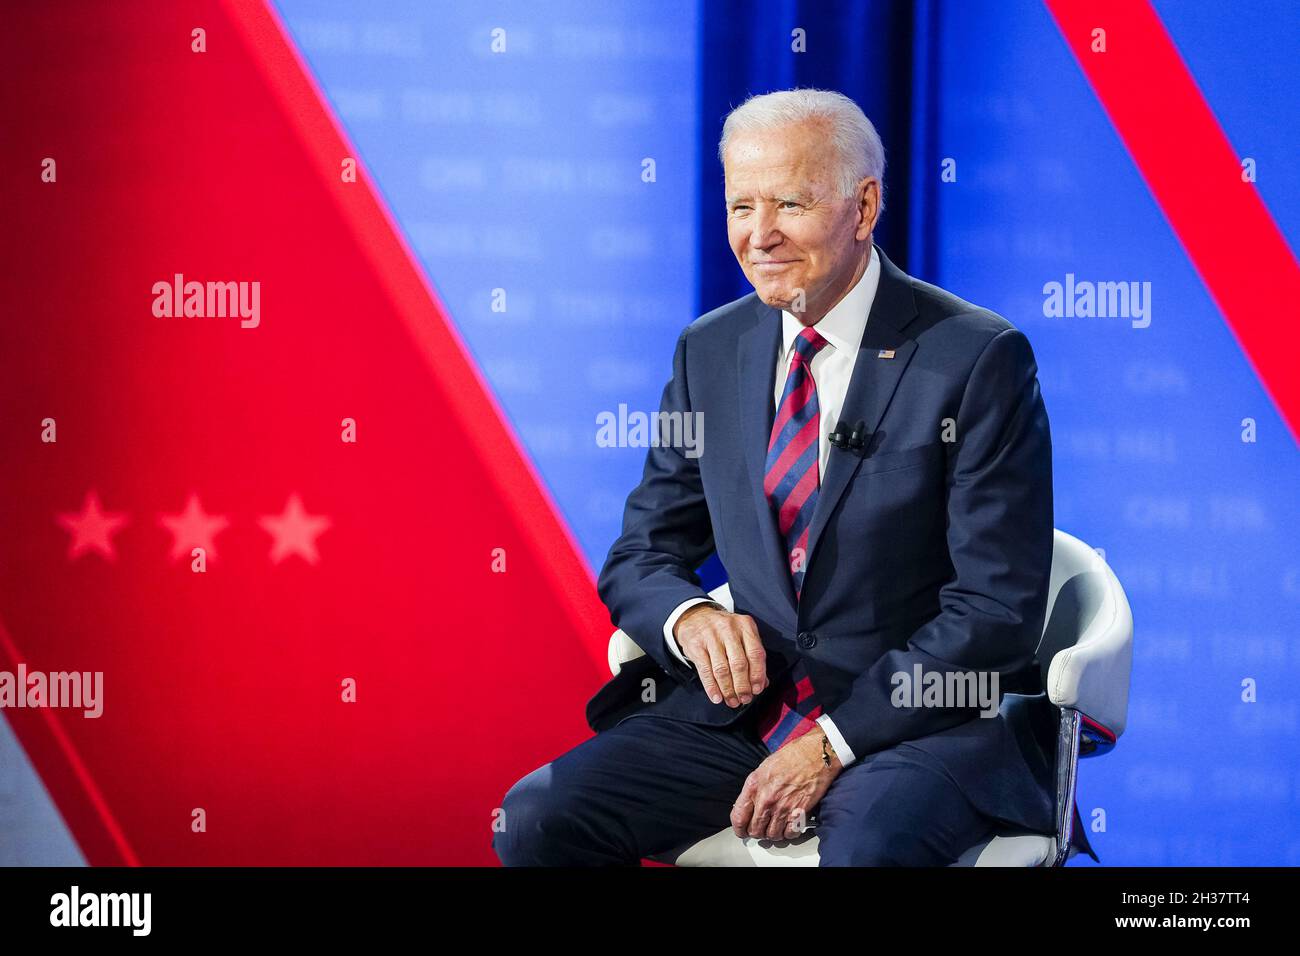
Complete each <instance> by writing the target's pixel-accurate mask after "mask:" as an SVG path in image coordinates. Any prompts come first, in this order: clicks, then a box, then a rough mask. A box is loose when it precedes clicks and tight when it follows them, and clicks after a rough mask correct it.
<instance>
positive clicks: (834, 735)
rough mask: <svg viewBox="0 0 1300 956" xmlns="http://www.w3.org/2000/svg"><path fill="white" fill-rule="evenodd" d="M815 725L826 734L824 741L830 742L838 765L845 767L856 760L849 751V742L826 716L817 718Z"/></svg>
mask: <svg viewBox="0 0 1300 956" xmlns="http://www.w3.org/2000/svg"><path fill="white" fill-rule="evenodd" d="M817 723H818V725H819V726H820V727H821V729H822V731H823V732H824V733H825V734H826V739H827V740H829V741H830V742H831V746H832V747H834V748H835V756H837V757H839V758H840V763H841V764H842V765H843V766H845V767H847V766H848V765H849V764H851V763H853V761H854V760H856V759H857V758H856V757H854V756H853V751H852V750H850V749H849V742H848V741H847V740H845V739H844V735H843V734H841V733H840V731H839V728H838V727H836V726H835V721H833V720H831V718H830V716H829V715H828V714H822V715H821V716H820V717H818V718H817Z"/></svg>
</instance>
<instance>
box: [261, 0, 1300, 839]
mask: <svg viewBox="0 0 1300 956" xmlns="http://www.w3.org/2000/svg"><path fill="white" fill-rule="evenodd" d="M279 7H280V9H281V10H282V12H283V13H284V15H285V17H286V20H287V23H288V25H289V27H290V29H291V32H292V33H293V35H294V37H295V39H296V41H297V42H298V44H299V46H300V48H301V49H302V50H303V51H304V53H305V55H306V57H307V59H308V61H309V63H310V65H311V68H312V69H313V70H314V71H315V73H316V76H317V77H318V79H319V80H320V82H321V83H322V85H323V87H324V89H325V92H326V94H327V95H328V97H329V99H330V101H331V102H332V104H333V106H334V108H335V109H336V110H337V112H338V114H339V116H340V117H341V119H342V121H343V123H344V124H345V125H346V127H347V129H348V132H349V134H350V135H351V136H352V138H353V139H354V141H355V142H356V143H357V145H358V148H359V150H360V152H361V153H362V155H363V157H364V159H365V161H366V162H367V164H368V165H369V167H370V169H371V170H372V171H373V173H374V174H375V176H376V177H377V179H378V182H379V184H380V187H381V189H382V191H383V193H384V195H385V197H386V199H387V200H388V202H389V203H390V204H391V206H392V208H393V210H394V211H395V214H396V216H397V219H398V221H399V223H400V225H401V227H402V228H403V229H404V230H405V231H406V234H407V235H408V237H409V238H410V240H411V242H412V244H413V246H414V248H415V249H416V251H417V253H418V254H419V256H420V258H421V260H422V262H423V264H424V266H425V268H426V269H427V270H428V272H429V275H430V276H431V277H432V280H433V282H434V284H435V285H436V287H437V288H438V290H439V291H440V293H441V294H442V296H443V298H444V300H445V301H446V303H447V305H448V307H449V308H450V311H451V313H452V316H453V318H454V320H455V322H456V323H457V325H458V327H459V328H460V330H461V332H462V334H463V335H464V337H465V339H466V341H467V343H468V345H469V348H470V349H471V351H472V352H473V354H474V356H475V358H476V359H477V361H478V362H479V364H480V366H481V367H482V368H483V370H484V372H485V374H486V376H487V378H488V380H489V382H490V383H491V385H492V387H493V388H494V389H495V391H496V394H497V395H498V397H499V398H500V400H501V402H502V404H503V406H504V408H505V410H506V412H507V414H508V415H509V416H510V418H511V420H512V421H513V422H514V424H515V426H516V428H517V429H518V431H519V434H520V435H521V437H522V439H523V441H524V443H525V445H526V446H527V448H528V451H529V452H530V454H531V455H532V457H533V459H534V460H535V461H536V462H537V465H538V467H539V469H540V471H541V473H542V475H543V476H544V478H545V480H546V481H547V483H548V485H549V487H550V489H551V491H552V493H553V494H554V496H555V498H556V500H557V502H558V504H559V506H560V508H561V510H562V511H563V513H564V515H565V517H566V518H567V520H568V521H569V523H570V524H571V526H572V527H573V529H574V531H575V533H576V535H577V538H578V540H579V541H580V543H581V546H582V548H583V549H584V552H585V554H586V556H587V558H588V559H589V560H590V562H591V563H592V565H593V567H598V566H599V564H600V563H601V561H602V559H603V557H604V555H605V552H606V550H607V549H608V547H609V545H610V543H611V542H612V541H613V539H614V537H615V536H616V534H617V531H618V526H619V520H620V515H621V508H622V503H623V499H624V497H625V495H626V493H627V492H628V490H629V489H630V488H631V487H632V486H633V485H634V483H635V481H636V480H637V478H638V476H639V474H640V469H641V465H642V462H643V460H644V451H643V449H639V448H602V447H599V446H598V445H597V443H596V439H595V436H596V415H597V414H598V413H600V412H602V411H615V412H616V411H617V409H618V407H619V405H620V404H625V405H626V406H628V408H629V409H632V410H643V411H652V410H654V409H655V408H656V407H657V403H658V398H659V392H660V390H661V388H662V385H663V382H664V381H665V380H666V379H667V377H668V374H669V370H670V360H671V355H672V347H673V343H674V341H675V339H676V336H677V334H678V332H679V331H680V330H681V328H682V327H683V326H684V325H685V324H687V323H688V322H689V321H690V320H691V319H692V318H694V317H695V316H696V315H697V314H699V313H700V312H701V311H704V310H706V309H708V308H712V307H713V306H715V305H718V304H720V303H721V302H723V301H726V300H728V299H730V298H733V297H735V296H736V295H739V294H742V293H743V292H746V291H748V289H747V287H746V286H745V285H744V284H743V277H742V276H741V275H740V272H739V270H738V268H737V267H736V265H735V262H734V260H733V259H732V258H731V254H730V251H729V250H728V249H727V247H726V243H725V238H724V229H723V216H722V200H721V193H720V189H719V187H720V182H721V171H720V169H719V168H718V166H717V162H716V159H715V157H714V148H715V146H714V144H715V143H716V138H717V134H718V131H719V128H720V123H721V118H722V116H723V114H724V113H725V112H726V110H727V109H728V108H729V107H730V106H731V105H734V104H735V103H737V102H739V100H740V99H742V98H743V97H744V96H745V95H746V94H748V93H750V92H763V91H767V90H770V89H778V88H783V87H787V86H791V85H795V84H802V85H827V86H832V87H835V88H838V89H841V90H843V91H844V92H846V93H849V94H850V95H852V96H854V97H855V98H856V99H858V101H859V102H860V103H861V104H862V105H863V107H864V108H865V109H866V110H867V112H868V114H869V115H871V116H872V117H873V119H874V120H875V121H876V122H877V124H878V126H879V127H880V129H881V132H882V136H883V138H884V141H885V148H886V151H887V155H888V158H889V170H888V174H887V193H886V195H887V198H888V204H889V205H888V210H887V211H886V214H885V219H884V221H883V223H882V228H881V231H880V234H879V239H880V241H881V242H882V244H883V245H884V247H885V248H886V251H887V252H888V253H889V254H890V255H891V257H893V258H894V259H895V261H897V262H899V263H900V264H905V265H906V267H907V268H909V269H910V270H911V271H912V272H913V273H914V274H916V275H918V276H920V277H922V278H925V279H928V280H931V281H935V282H937V283H939V284H941V285H943V286H945V287H947V288H949V289H951V290H952V291H954V292H955V293H957V294H959V295H961V296H963V297H965V298H968V299H971V300H973V301H975V302H977V303H979V304H981V305H985V306H988V307H990V308H993V309H995V310H997V311H999V312H1000V313H1002V314H1003V315H1005V316H1006V317H1007V318H1009V319H1010V320H1011V321H1012V322H1013V323H1015V324H1016V325H1017V326H1019V327H1020V328H1021V329H1023V330H1024V331H1025V333H1026V334H1027V335H1028V336H1029V339H1030V341H1031V342H1032V343H1033V346H1034V349H1035V351H1036V353H1037V355H1038V359H1039V364H1040V367H1041V381H1042V386H1043V391H1044V395H1045V399H1046V403H1047V408H1048V412H1049V415H1050V417H1051V422H1052V429H1053V438H1054V448H1055V493H1056V508H1057V517H1056V524H1057V526H1058V527H1060V528H1062V529H1064V530H1067V531H1070V532H1071V533H1073V534H1076V535H1077V536H1079V537H1081V538H1082V539H1084V540H1085V541H1087V542H1088V543H1090V544H1092V545H1094V546H1096V547H1098V548H1101V549H1102V550H1104V552H1105V555H1106V557H1107V559H1108V561H1109V562H1110V563H1111V564H1112V566H1113V567H1114V568H1115V570H1116V573H1117V574H1118V575H1119V577H1120V580H1121V581H1122V582H1123V584H1124V586H1125V588H1126V590H1127V593H1128V595H1129V598H1130V601H1131V603H1132V606H1133V613H1134V619H1135V627H1136V636H1135V662H1134V675H1133V687H1132V707H1131V714H1130V722H1129V729H1128V733H1127V735H1126V736H1125V737H1124V739H1123V740H1122V741H1121V743H1120V746H1119V747H1118V748H1117V749H1116V750H1115V751H1114V752H1113V753H1112V754H1110V755H1109V756H1107V757H1105V758H1103V759H1100V760H1094V761H1089V762H1087V763H1085V764H1084V767H1083V770H1082V782H1081V790H1080V809H1081V811H1082V813H1083V815H1084V818H1085V820H1087V821H1090V822H1094V827H1095V828H1101V827H1104V831H1105V832H1104V833H1098V834H1097V835H1096V836H1095V837H1094V845H1095V846H1097V848H1098V850H1099V852H1100V854H1101V856H1102V859H1103V861H1104V862H1105V863H1108V864H1170V865H1192V864H1208V865H1217V864H1290V865H1296V864H1300V759H1298V758H1300V707H1298V704H1297V694H1296V687H1297V684H1298V683H1300V681H1298V680H1297V678H1298V677H1300V641H1297V634H1300V557H1298V556H1297V549H1296V547H1295V545H1294V543H1293V540H1294V539H1293V529H1295V528H1296V527H1297V525H1298V524H1300V504H1298V502H1300V453H1298V452H1297V448H1296V445H1295V443H1294V442H1293V440H1292V439H1291V437H1290V436H1289V434H1288V432H1287V429H1286V427H1285V424H1284V423H1283V421H1282V420H1281V419H1280V417H1279V415H1278V412H1277V410H1276V409H1275V408H1274V406H1273V405H1272V404H1271V403H1270V401H1269V399H1268V397H1267V395H1266V394H1265V393H1264V391H1263V389H1262V388H1261V386H1260V384H1259V381H1258V379H1257V378H1256V377H1255V375H1254V374H1253V373H1252V371H1251V369H1250V366H1249V364H1248V363H1247V361H1246V359H1245V358H1244V356H1243V355H1242V353H1241V351H1240V349H1239V348H1238V346H1237V345H1236V342H1235V340H1234V339H1233V337H1232V335H1231V334H1230V333H1229V331H1228V328H1227V326H1226V324H1225V322H1224V320H1223V318H1222V316H1221V315H1220V314H1219V313H1218V312H1217V310H1216V309H1215V307H1214V305H1213V304H1212V302H1211V301H1210V299H1209V297H1208V296H1207V294H1206V291H1205V289H1204V287H1203V286H1202V285H1201V283H1200V281H1199V279H1198V278H1197V276H1196V274H1195V272H1194V270H1193V269H1192V268H1191V266H1190V264H1189V263H1188V261H1187V259H1186V256H1185V255H1184V254H1183V251H1182V249H1181V247H1180V246H1179V244H1178V242H1177V240H1176V239H1175V237H1174V236H1173V235H1172V233H1171V231H1170V229H1169V227H1168V224H1167V223H1166V221H1165V220H1164V218H1163V216H1162V215H1161V213H1160V210H1159V209H1158V208H1157V206H1156V204H1155V203H1154V201H1153V200H1152V198H1151V195H1150V193H1149V192H1148V191H1147V189H1146V187H1145V185H1144V183H1143V181H1142V179H1141V177H1140V176H1139V175H1138V173H1137V171H1136V169H1135V168H1134V165H1133V163H1132V161H1131V160H1130V158H1129V156H1128V154H1127V153H1126V151H1125V149H1124V146H1123V144H1122V143H1121V142H1120V140H1119V139H1118V137H1117V136H1116V134H1115V131H1114V129H1113V128H1112V127H1111V125H1110V123H1109V121H1108V120H1107V118H1106V116H1105V113H1104V112H1103V110H1102V109H1101V107H1100V105H1099V104H1098V102H1097V101H1096V98H1095V97H1094V96H1093V94H1092V92H1091V89H1090V88H1089V86H1088V84H1087V82H1086V81H1085V79H1084V77H1083V75H1082V74H1081V73H1080V71H1079V68H1078V65H1077V64H1076V62H1075V61H1074V59H1073V58H1072V56H1071V54H1070V52H1069V50H1068V49H1067V47H1066V45H1065V43H1064V41H1063V40H1062V38H1061V36H1060V34H1059V33H1058V31H1057V29H1056V27H1055V25H1054V23H1053V22H1052V20H1051V18H1050V17H1049V15H1048V14H1047V12H1046V10H1045V9H1044V7H1043V6H1042V5H1041V4H1040V3H1039V2H1037V0H1014V2H1006V0H997V2H993V0H983V2H965V3H960V4H956V3H954V4H938V3H928V2H923V3H918V4H916V5H915V6H910V5H907V4H903V3H893V2H885V3H853V4H850V3H842V4H830V3H822V2H819V3H796V2H789V0H787V2H777V3H765V4H762V5H761V6H760V5H757V4H744V3H697V2H693V0H673V2H665V3H658V4H650V5H647V4H638V3H633V2H623V3H599V4H596V3H591V4H585V3H548V4H545V5H524V4H517V3H499V4H493V3H479V2H473V3H470V2H464V3H441V4H437V5H430V4H425V3H406V4H389V5H385V6H383V7H382V8H371V7H365V8H363V7H361V6H359V5H356V4H353V3H345V2H333V3H328V2H327V3H322V2H319V0H310V2H308V0H281V2H280V3H279ZM1156 8H1157V10H1158V12H1159V14H1160V16H1161V17H1162V19H1163V20H1164V22H1165V24H1166V26H1167V28H1168V29H1169V31H1170V32H1171V34H1172V36H1173V39H1174V41H1175V42H1176V44H1177V45H1178V47H1179V49H1180V50H1181V51H1182V54H1183V56H1184V58H1185V59H1186V61H1187V63H1188V65H1189V67H1190V69H1191V71H1192V73H1193V75H1194V76H1195V78H1196V80H1197V82H1198V83H1199V84H1200V86H1201V89H1202V90H1203V92H1204V94H1205V96H1206V98H1207V100H1208V102H1209V104H1210V106H1211V108H1212V109H1213V110H1214V111H1215V113H1216V114H1217V115H1218V117H1219V120H1220V123H1221V124H1222V126H1223V128H1224V130H1225V132H1226V133H1227V135H1228V137H1229V138H1230V140H1231V141H1232V142H1233V144H1234V146H1235V147H1236V148H1238V149H1239V150H1240V151H1241V153H1242V155H1250V156H1252V157H1255V158H1256V160H1257V163H1258V167H1259V169H1260V170H1261V175H1260V180H1259V190H1260V193H1261V195H1262V196H1263V198H1264V200H1265V201H1266V203H1267V204H1268V205H1269V207H1270V209H1271V211H1272V213H1273V216H1274V217H1275V218H1276V219H1277V221H1278V222H1279V224H1280V225H1281V227H1282V229H1283V231H1284V233H1285V235H1286V236H1287V238H1288V240H1289V241H1290V243H1291V244H1292V247H1293V248H1294V247H1295V242H1296V238H1297V230H1300V196H1298V195H1297V182H1296V178H1295V176H1294V173H1293V171H1292V170H1293V159H1294V157H1295V156H1296V155H1298V154H1300V150H1298V149H1297V147H1300V141H1298V139H1300V134H1298V132H1297V126H1296V124H1295V123H1294V122H1289V123H1288V122H1281V121H1279V117H1287V116H1290V117H1294V116H1295V115H1296V113H1297V108H1298V107H1300V82H1298V81H1297V75H1296V72H1295V70H1294V67H1293V61H1294V54H1295V50H1296V49H1300V43H1297V40H1300V36H1298V35H1297V16H1296V13H1295V7H1294V5H1293V4H1291V3H1289V2H1281V0H1277V2H1256V3H1252V4H1247V5H1237V6H1233V7H1231V8H1226V7H1223V6H1222V5H1220V4H1217V3H1212V2H1205V3H1189V2H1170V0H1158V2H1157V3H1156ZM496 29H500V30H503V31H504V34H496V38H497V40H501V39H504V43H505V48H504V50H501V51H500V52H493V42H494V33H493V31H494V30H496ZM795 30H803V31H804V42H805V52H795V51H794V50H793V49H792V42H793V41H794V39H795V38H794V37H793V36H792V31H795ZM647 160H649V161H652V162H653V165H652V166H648V165H647ZM945 160H951V162H950V163H948V165H947V168H949V169H950V170H952V169H955V172H956V177H955V181H945V178H944V177H942V176H941V172H942V170H943V169H944V168H945V167H944V163H945ZM1188 162H1195V157H1193V156H1189V157H1188ZM647 171H649V172H650V173H651V175H649V177H647ZM951 178H952V177H951V176H950V177H948V179H951ZM1211 206H1212V204H1211ZM1208 214H1212V209H1211V212H1210V213H1208ZM1223 241H1224V242H1231V241H1233V237H1232V236H1230V235H1225V236H1224V237H1223ZM1067 275H1073V276H1075V277H1076V278H1077V279H1079V280H1089V281H1106V282H1120V281H1124V282H1129V281H1132V282H1138V283H1150V286H1149V288H1150V290H1151V292H1150V313H1149V319H1150V321H1149V324H1145V325H1143V324H1142V323H1143V322H1145V321H1146V320H1145V319H1143V320H1141V322H1139V321H1136V320H1130V319H1124V318H1117V319H1095V318H1049V317H1048V316H1047V315H1045V312H1044V293H1043V288H1044V285H1045V283H1048V282H1052V281H1057V282H1065V281H1066V276H1067ZM1261 281H1267V277H1261ZM494 290H504V295H505V309H504V311H494V310H493V303H494V295H495V296H497V298H498V299H499V297H500V293H494ZM1284 317H1285V318H1286V319H1287V320H1289V321H1295V319H1296V305H1295V303H1279V320H1283V318H1284ZM1245 418H1251V419H1254V420H1255V421H1256V422H1257V426H1258V436H1259V438H1258V441H1257V442H1255V443H1244V442H1243V441H1242V440H1241V430H1242V429H1241V422H1242V420H1243V419H1245ZM1247 679H1251V680H1254V681H1256V682H1257V683H1258V687H1259V692H1258V701H1257V702H1255V703H1246V702H1243V699H1242V696H1243V695H1242V682H1243V681H1245V680H1247Z"/></svg>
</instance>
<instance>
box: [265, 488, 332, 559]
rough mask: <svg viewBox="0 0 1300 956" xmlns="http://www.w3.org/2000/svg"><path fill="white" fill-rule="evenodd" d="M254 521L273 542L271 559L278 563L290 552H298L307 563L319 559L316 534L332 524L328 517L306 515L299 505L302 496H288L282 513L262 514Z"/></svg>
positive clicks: (300, 504)
mask: <svg viewBox="0 0 1300 956" xmlns="http://www.w3.org/2000/svg"><path fill="white" fill-rule="evenodd" d="M257 523H258V524H260V525H261V526H262V528H263V529H264V530H265V531H266V533H267V534H269V535H270V536H271V537H272V538H273V539H274V541H275V543H274V544H273V545H272V546H271V561H272V562H274V563H275V564H279V563H280V562H281V561H283V560H284V559H285V558H287V557H288V556H289V555H291V554H296V555H299V556H300V557H302V558H303V560H305V561H306V562H307V563H308V564H316V563H317V562H318V561H320V555H319V554H317V553H316V536H317V535H319V534H321V533H322V532H323V531H326V530H327V529H328V528H329V526H330V525H331V524H332V523H333V522H331V521H330V519H329V518H326V517H324V516H318V515H309V514H307V512H306V511H304V510H303V507H302V499H301V498H299V497H298V496H297V495H296V494H294V495H290V496H289V501H288V503H286V504H285V506H284V513H283V514H281V515H278V516H277V515H263V516H262V517H261V518H258V519H257Z"/></svg>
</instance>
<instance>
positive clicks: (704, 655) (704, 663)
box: [686, 644, 722, 704]
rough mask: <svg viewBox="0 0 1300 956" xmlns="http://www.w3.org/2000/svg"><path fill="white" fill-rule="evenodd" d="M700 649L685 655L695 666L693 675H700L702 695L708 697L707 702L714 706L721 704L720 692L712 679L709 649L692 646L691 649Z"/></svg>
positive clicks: (699, 645) (698, 645) (704, 646)
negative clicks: (709, 701) (702, 688)
mask: <svg viewBox="0 0 1300 956" xmlns="http://www.w3.org/2000/svg"><path fill="white" fill-rule="evenodd" d="M697 647H698V648H700V649H701V651H702V652H701V651H697V652H696V653H695V654H693V655H692V654H689V653H688V654H687V655H686V656H687V657H688V658H690V660H691V661H693V662H694V664H695V673H697V674H699V675H700V684H701V685H702V686H703V687H704V693H706V694H708V695H709V700H711V701H713V702H714V703H715V704H720V703H722V690H721V688H719V687H718V682H717V681H716V680H714V678H713V662H712V661H711V660H710V658H709V649H708V647H707V646H706V645H701V644H692V645H691V648H692V649H695V648H697Z"/></svg>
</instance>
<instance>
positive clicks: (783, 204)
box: [779, 199, 799, 209]
mask: <svg viewBox="0 0 1300 956" xmlns="http://www.w3.org/2000/svg"><path fill="white" fill-rule="evenodd" d="M779 205H780V206H781V208H783V209H784V208H787V207H788V208H791V209H798V208H799V204H798V203H797V202H795V201H794V200H793V199H782V200H781V202H780V203H779Z"/></svg>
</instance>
